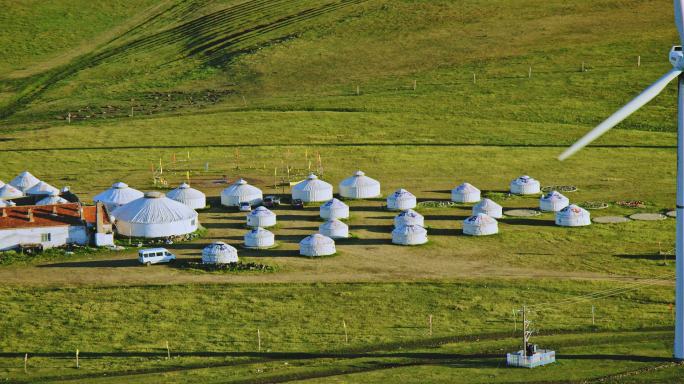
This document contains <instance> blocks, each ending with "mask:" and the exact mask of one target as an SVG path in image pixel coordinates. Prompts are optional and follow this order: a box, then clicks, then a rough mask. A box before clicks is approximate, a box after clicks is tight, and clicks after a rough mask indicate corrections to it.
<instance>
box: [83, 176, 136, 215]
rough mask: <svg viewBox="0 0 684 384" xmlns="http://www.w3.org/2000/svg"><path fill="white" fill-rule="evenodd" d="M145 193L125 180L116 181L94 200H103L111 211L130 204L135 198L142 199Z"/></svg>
mask: <svg viewBox="0 0 684 384" xmlns="http://www.w3.org/2000/svg"><path fill="white" fill-rule="evenodd" d="M144 195H145V194H144V193H142V192H140V191H138V190H137V189H133V188H131V187H129V186H128V184H126V183H124V182H121V181H119V182H116V183H114V184H112V186H111V187H110V188H109V189H107V190H106V191H103V192H101V193H99V194H97V195H95V197H94V198H93V201H94V202H96V203H97V202H98V201H99V202H102V203H103V204H104V205H105V207H107V210H108V211H109V212H114V210H115V209H117V208H119V207H121V206H122V205H125V204H128V203H130V202H131V201H133V200H137V199H140V198H141V197H143V196H144Z"/></svg>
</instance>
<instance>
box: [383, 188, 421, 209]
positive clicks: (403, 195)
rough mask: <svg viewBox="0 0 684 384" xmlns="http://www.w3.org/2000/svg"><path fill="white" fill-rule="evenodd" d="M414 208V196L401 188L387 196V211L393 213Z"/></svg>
mask: <svg viewBox="0 0 684 384" xmlns="http://www.w3.org/2000/svg"><path fill="white" fill-rule="evenodd" d="M415 207H416V196H415V195H414V194H413V193H411V192H409V191H407V190H405V189H403V188H401V189H397V190H396V191H394V193H393V194H391V195H389V196H387V209H390V210H394V211H397V210H398V211H405V210H407V209H411V208H415Z"/></svg>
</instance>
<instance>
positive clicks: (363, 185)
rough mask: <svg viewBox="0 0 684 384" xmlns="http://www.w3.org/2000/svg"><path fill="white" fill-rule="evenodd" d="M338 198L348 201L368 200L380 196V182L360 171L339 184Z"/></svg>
mask: <svg viewBox="0 0 684 384" xmlns="http://www.w3.org/2000/svg"><path fill="white" fill-rule="evenodd" d="M340 196H342V197H346V198H348V199H370V198H373V197H378V196H380V182H379V181H377V180H375V179H372V178H370V177H368V176H366V174H365V173H363V172H361V171H356V172H355V173H354V175H352V176H351V177H348V178H346V179H344V180H342V182H341V183H340Z"/></svg>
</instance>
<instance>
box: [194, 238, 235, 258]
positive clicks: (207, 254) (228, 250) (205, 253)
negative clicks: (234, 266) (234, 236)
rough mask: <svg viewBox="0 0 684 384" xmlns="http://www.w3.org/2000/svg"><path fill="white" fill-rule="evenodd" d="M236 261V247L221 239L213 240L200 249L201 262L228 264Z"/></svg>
mask: <svg viewBox="0 0 684 384" xmlns="http://www.w3.org/2000/svg"><path fill="white" fill-rule="evenodd" d="M237 262H238V252H237V249H235V247H232V246H230V245H228V244H226V243H224V242H222V241H216V242H213V243H211V244H209V245H207V246H206V247H204V249H202V264H230V263H237Z"/></svg>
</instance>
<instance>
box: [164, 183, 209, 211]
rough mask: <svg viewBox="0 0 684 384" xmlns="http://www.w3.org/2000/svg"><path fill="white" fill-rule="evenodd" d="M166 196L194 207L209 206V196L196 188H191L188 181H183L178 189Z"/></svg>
mask: <svg viewBox="0 0 684 384" xmlns="http://www.w3.org/2000/svg"><path fill="white" fill-rule="evenodd" d="M166 197H168V198H169V199H171V200H176V201H177V202H179V203H183V204H185V205H187V206H188V207H190V208H192V209H203V208H204V207H206V206H207V196H206V195H205V194H204V193H202V192H201V191H198V190H197V189H195V188H191V187H190V185H189V184H188V183H182V184H181V185H179V186H178V188H176V189H172V190H170V191H169V192H167V193H166Z"/></svg>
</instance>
